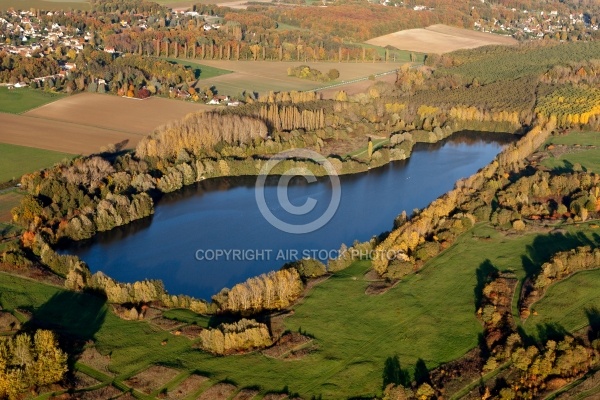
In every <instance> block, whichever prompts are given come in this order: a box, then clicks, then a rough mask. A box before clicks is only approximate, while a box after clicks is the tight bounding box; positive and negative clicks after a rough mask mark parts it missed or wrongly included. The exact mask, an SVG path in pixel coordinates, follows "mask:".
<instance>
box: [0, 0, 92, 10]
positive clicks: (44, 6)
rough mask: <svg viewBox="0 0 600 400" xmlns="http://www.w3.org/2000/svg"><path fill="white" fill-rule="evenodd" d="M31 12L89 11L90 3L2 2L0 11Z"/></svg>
mask: <svg viewBox="0 0 600 400" xmlns="http://www.w3.org/2000/svg"><path fill="white" fill-rule="evenodd" d="M9 8H14V9H16V10H29V9H30V8H39V9H40V10H44V11H60V10H65V11H66V10H71V9H73V10H84V11H85V10H89V9H90V3H88V2H87V1H81V0H56V1H55V0H19V1H15V0H0V10H8V9H9Z"/></svg>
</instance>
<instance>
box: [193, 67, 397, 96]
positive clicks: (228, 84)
mask: <svg viewBox="0 0 600 400" xmlns="http://www.w3.org/2000/svg"><path fill="white" fill-rule="evenodd" d="M201 62H202V64H204V65H207V66H210V67H215V68H219V69H224V70H229V71H233V73H231V74H227V75H221V76H217V77H214V78H209V79H202V80H200V81H199V82H198V85H197V86H198V88H199V89H202V88H203V87H205V86H215V88H216V89H217V91H218V93H219V94H226V95H231V96H236V95H238V94H240V93H242V92H244V91H245V92H248V93H251V92H257V93H266V92H269V91H292V90H297V91H304V90H314V89H317V88H320V87H325V86H329V85H331V84H334V83H341V82H345V81H352V80H354V79H357V78H364V77H368V76H369V75H373V74H378V73H381V72H387V71H391V70H394V69H396V68H398V66H399V65H401V64H399V63H353V62H350V63H328V62H297V61H294V62H279V61H229V60H225V61H222V60H202V61H201ZM299 65H308V66H310V67H311V68H315V69H318V70H319V71H321V72H324V73H327V71H329V70H330V69H333V68H335V69H337V70H338V71H340V77H339V79H338V80H336V81H333V82H315V81H310V80H307V79H300V78H296V77H293V76H288V75H287V70H288V68H290V67H292V68H293V67H297V66H299ZM341 89H342V87H340V89H337V90H341ZM337 90H336V91H337Z"/></svg>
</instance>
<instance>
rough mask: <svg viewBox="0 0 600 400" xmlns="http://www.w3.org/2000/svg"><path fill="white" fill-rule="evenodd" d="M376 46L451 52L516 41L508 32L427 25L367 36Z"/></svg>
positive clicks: (426, 51)
mask: <svg viewBox="0 0 600 400" xmlns="http://www.w3.org/2000/svg"><path fill="white" fill-rule="evenodd" d="M367 43H369V44H372V45H376V46H382V47H385V46H393V47H395V48H397V49H401V50H408V51H415V52H419V53H438V54H442V53H449V52H451V51H455V50H460V49H474V48H476V47H481V46H487V45H492V44H498V45H514V44H517V41H516V40H515V39H513V38H511V37H508V36H501V35H495V34H492V33H484V32H477V31H472V30H467V29H460V28H454V27H450V26H446V25H432V26H430V27H427V28H424V29H407V30H403V31H399V32H394V33H390V34H388V35H384V36H379V37H376V38H374V39H371V40H368V41H367Z"/></svg>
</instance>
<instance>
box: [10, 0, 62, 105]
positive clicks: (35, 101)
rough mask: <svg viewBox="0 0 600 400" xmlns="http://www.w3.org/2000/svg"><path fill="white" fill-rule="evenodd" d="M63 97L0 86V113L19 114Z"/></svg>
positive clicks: (39, 91)
mask: <svg viewBox="0 0 600 400" xmlns="http://www.w3.org/2000/svg"><path fill="white" fill-rule="evenodd" d="M0 1H1V0H0ZM63 97H65V95H64V94H60V93H49V92H44V91H42V90H35V89H31V88H17V89H11V90H9V89H8V88H7V87H6V86H0V112H3V113H10V114H21V113H23V112H25V111H28V110H31V109H33V108H36V107H40V106H42V105H44V104H47V103H50V102H53V101H56V100H58V99H61V98H63Z"/></svg>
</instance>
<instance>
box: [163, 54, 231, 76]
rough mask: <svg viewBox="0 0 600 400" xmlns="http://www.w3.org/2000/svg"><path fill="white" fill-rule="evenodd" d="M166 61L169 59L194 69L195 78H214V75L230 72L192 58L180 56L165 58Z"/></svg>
mask: <svg viewBox="0 0 600 400" xmlns="http://www.w3.org/2000/svg"><path fill="white" fill-rule="evenodd" d="M167 61H171V62H174V63H177V64H181V65H183V66H186V67H190V68H191V69H192V70H193V71H194V75H195V77H196V79H208V78H214V77H215V76H220V75H226V74H229V73H231V71H227V70H224V69H219V68H215V67H209V66H208V65H202V64H199V63H197V62H195V61H192V60H187V59H181V58H167Z"/></svg>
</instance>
